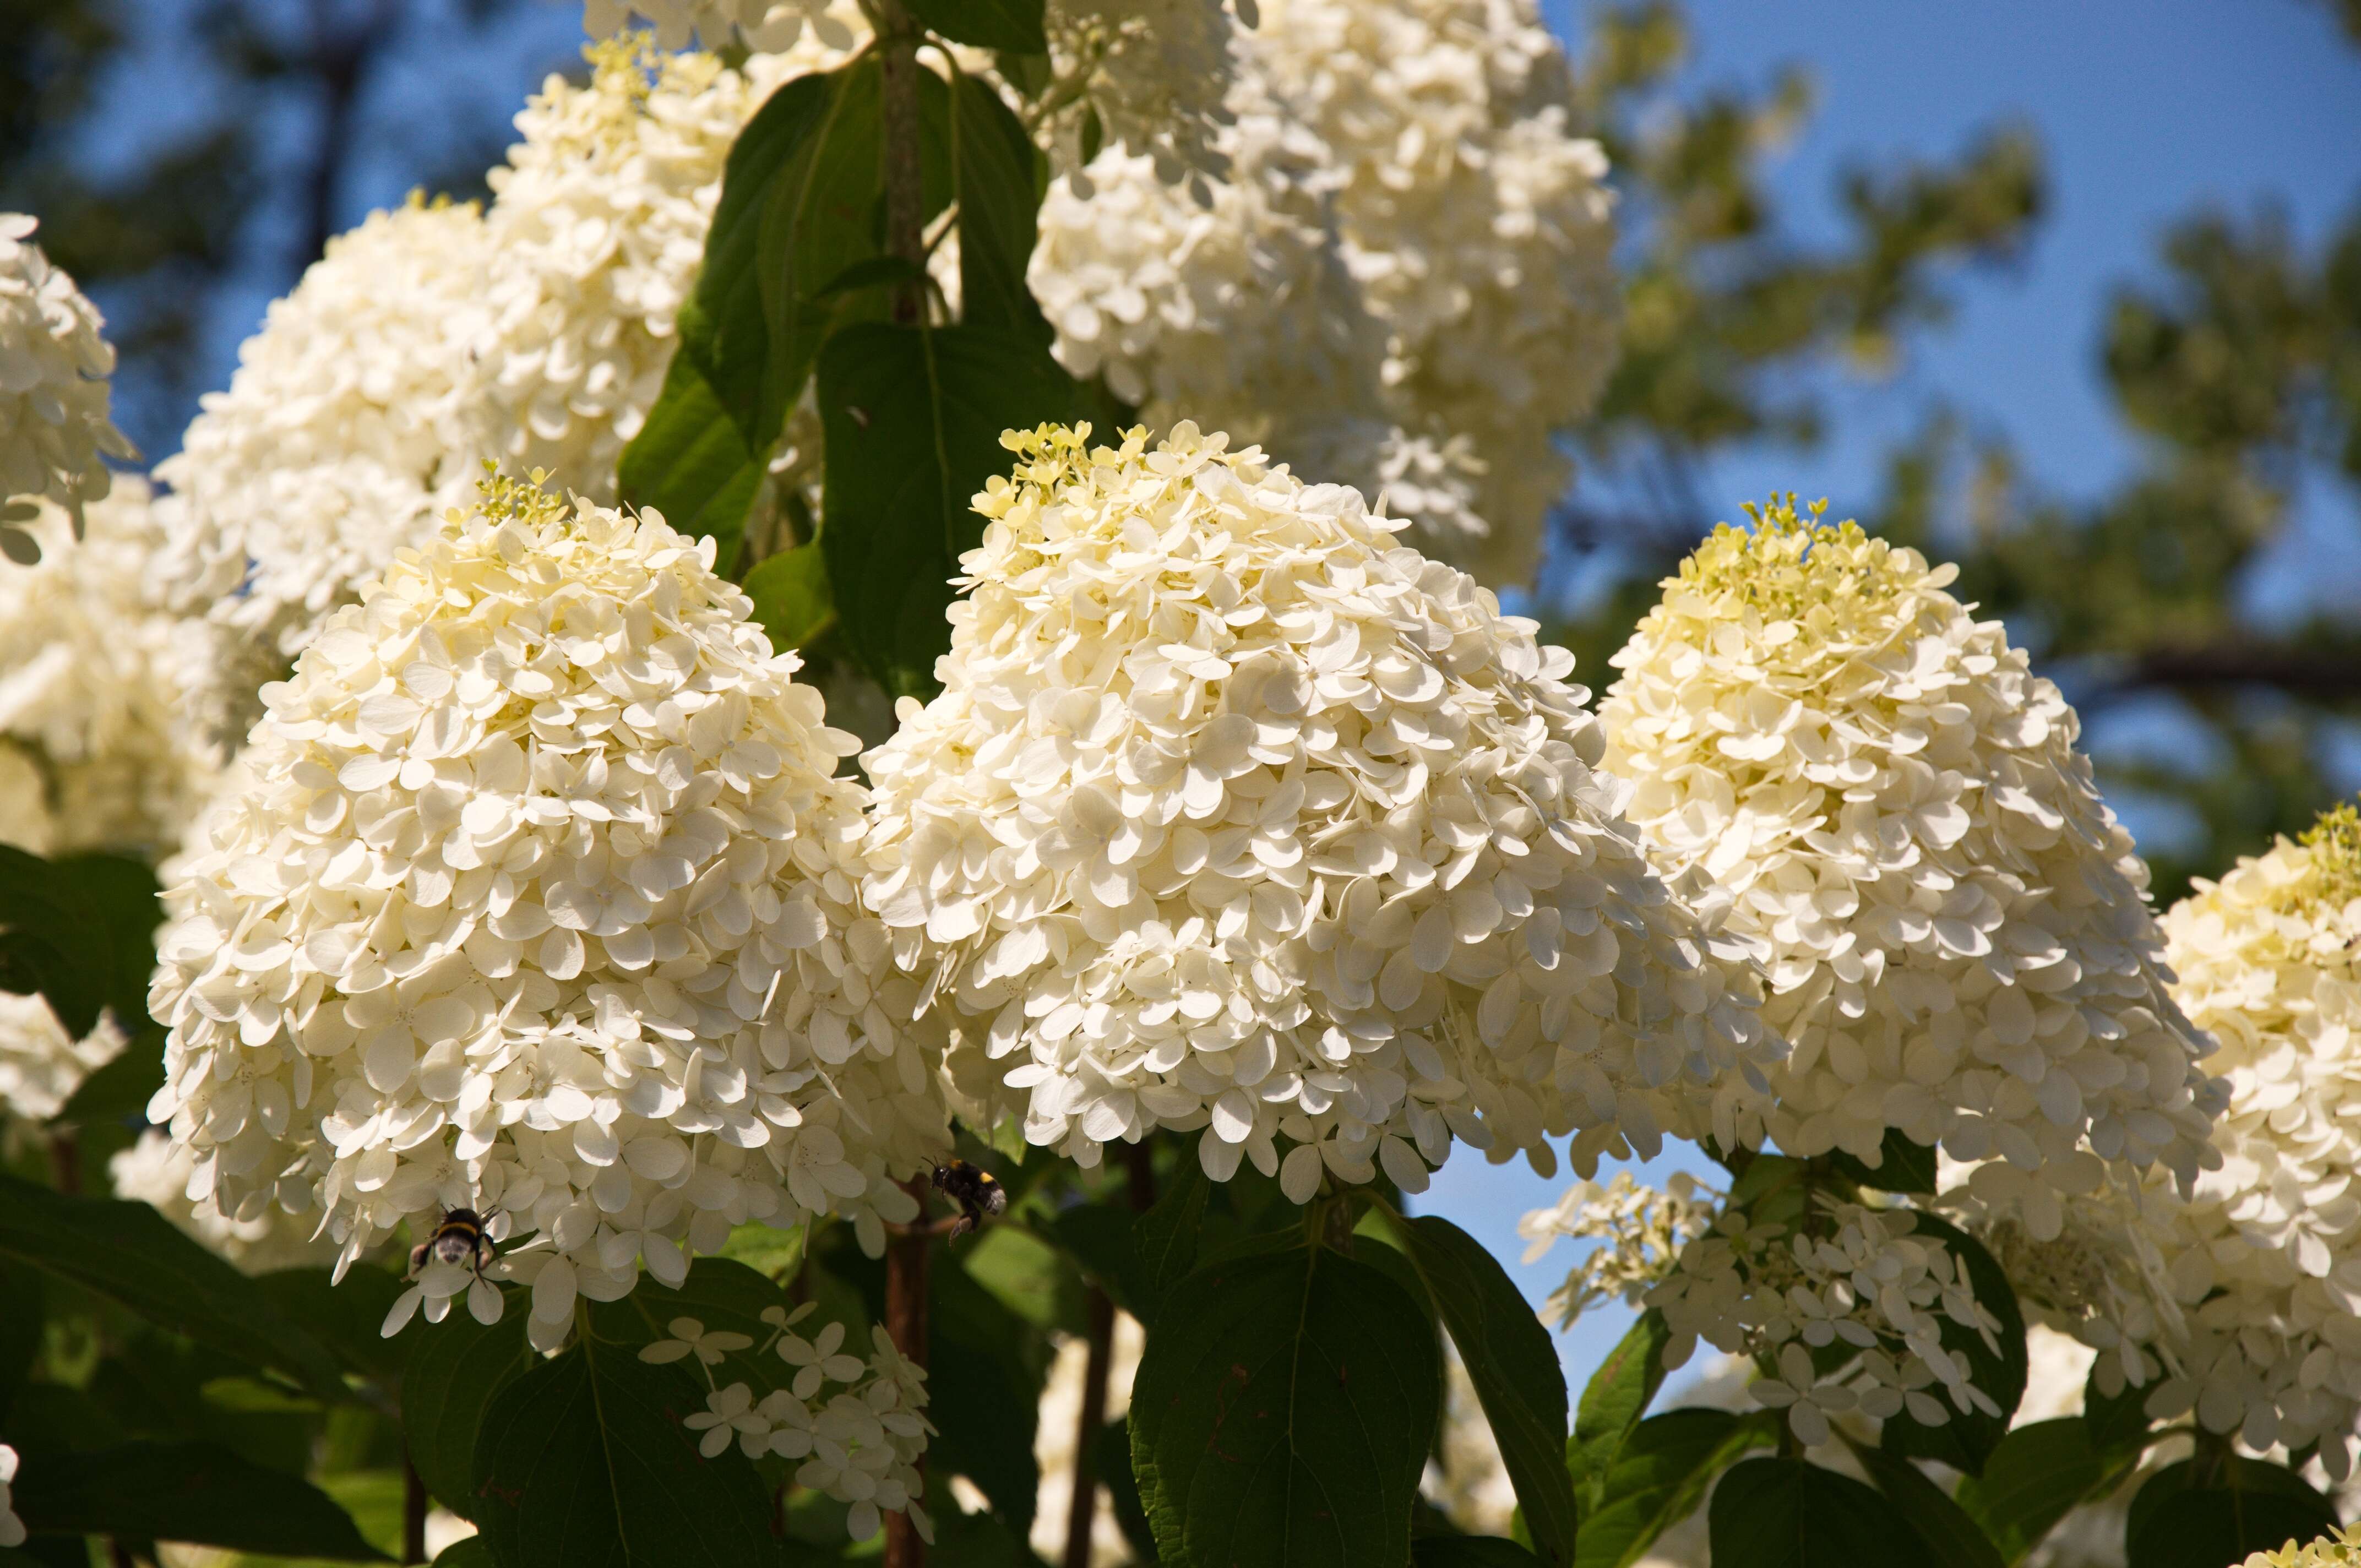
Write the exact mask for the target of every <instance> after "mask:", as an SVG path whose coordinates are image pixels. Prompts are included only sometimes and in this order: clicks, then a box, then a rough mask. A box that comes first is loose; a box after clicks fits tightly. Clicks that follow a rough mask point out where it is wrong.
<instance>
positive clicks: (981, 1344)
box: [927, 1253, 1049, 1534]
mask: <svg viewBox="0 0 2361 1568" xmlns="http://www.w3.org/2000/svg"><path fill="white" fill-rule="evenodd" d="M928 1293H929V1296H930V1299H929V1301H928V1313H927V1342H928V1356H927V1366H928V1373H927V1391H928V1409H927V1414H928V1419H929V1420H932V1421H933V1422H934V1423H935V1425H936V1426H937V1427H938V1428H939V1429H940V1430H939V1434H938V1435H937V1436H936V1437H935V1438H934V1439H933V1440H932V1441H931V1442H930V1443H929V1444H928V1464H929V1466H930V1467H932V1468H934V1469H936V1470H938V1471H940V1472H943V1473H945V1474H950V1475H964V1476H966V1477H967V1478H968V1479H969V1480H971V1481H972V1482H974V1483H975V1484H976V1486H978V1487H980V1488H982V1490H983V1495H984V1496H985V1497H989V1498H991V1499H992V1511H993V1512H994V1513H995V1514H998V1515H999V1516H1000V1517H1001V1518H1003V1519H1007V1520H1008V1521H1010V1522H1011V1523H1013V1524H1015V1525H1016V1526H1017V1528H1018V1532H1019V1533H1020V1534H1022V1533H1025V1532H1027V1531H1030V1530H1032V1528H1033V1509H1034V1505H1035V1502H1036V1499H1037V1497H1038V1494H1039V1492H1040V1489H1041V1471H1040V1466H1039V1465H1038V1464H1037V1463H1036V1462H1035V1460H1034V1458H1033V1437H1034V1431H1035V1425H1036V1423H1037V1422H1038V1420H1039V1412H1040V1405H1041V1386H1042V1384H1043V1383H1044V1382H1046V1381H1047V1380H1048V1377H1049V1343H1048V1341H1047V1340H1046V1338H1044V1337H1042V1336H1041V1334H1040V1331H1038V1330H1037V1329H1034V1328H1032V1327H1031V1326H1030V1325H1029V1324H1027V1322H1026V1321H1024V1320H1023V1319H1022V1318H1020V1317H1018V1316H1017V1315H1016V1313H1014V1312H1012V1311H1010V1310H1008V1309H1007V1308H1006V1307H1005V1306H1003V1305H1002V1304H1001V1303H1000V1302H999V1301H997V1300H995V1299H994V1298H993V1296H992V1294H991V1292H989V1291H987V1290H986V1289H985V1288H983V1286H981V1285H979V1284H977V1283H976V1282H975V1281H974V1280H973V1279H972V1278H970V1277H968V1274H967V1271H966V1270H965V1269H964V1268H962V1267H961V1266H959V1262H958V1260H957V1259H956V1258H955V1257H952V1256H949V1255H944V1254H940V1253H939V1254H938V1255H936V1259H935V1266H934V1268H933V1270H932V1272H931V1275H930V1278H929V1291H928Z"/></svg>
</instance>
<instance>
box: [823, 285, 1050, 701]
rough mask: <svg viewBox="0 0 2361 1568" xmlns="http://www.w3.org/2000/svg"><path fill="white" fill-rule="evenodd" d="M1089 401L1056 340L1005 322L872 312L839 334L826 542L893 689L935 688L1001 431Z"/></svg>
mask: <svg viewBox="0 0 2361 1568" xmlns="http://www.w3.org/2000/svg"><path fill="white" fill-rule="evenodd" d="M1078 406H1079V392H1078V389H1076V387H1075V385H1074V382H1073V378H1071V377H1070V376H1068V375H1067V374H1066V373H1065V371H1064V370H1062V369H1060V367H1059V366H1058V362H1057V361H1056V360H1054V359H1052V358H1050V357H1049V351H1048V349H1046V348H1044V347H1043V346H1042V345H1040V344H1038V343H1037V342H1034V341H1032V340H1030V339H1027V338H1025V337H1021V336H1018V335H1016V334H1011V333H1008V332H1006V331H1005V330H998V329H994V328H988V327H981V326H964V325H963V326H954V327H941V328H929V327H924V326H895V325H890V324H886V323H862V324H857V325H853V326H849V327H846V328H844V329H842V330H841V331H840V332H838V333H837V334H835V335H834V336H832V337H830V338H829V340H828V344H827V345H826V347H824V348H823V349H822V350H821V352H820V359H819V410H820V423H821V426H822V428H823V430H824V431H825V432H826V437H827V442H828V474H827V477H826V480H825V482H824V483H825V499H824V501H823V503H822V507H821V510H822V512H823V514H824V517H825V521H824V522H823V524H822V527H821V530H820V546H821V548H822V550H823V551H825V552H826V554H827V557H828V575H829V582H830V583H831V584H832V585H833V586H834V588H835V596H836V605H837V611H838V614H839V615H840V617H841V618H842V630H843V632H844V635H845V638H846V640H847V641H849V642H850V643H851V646H852V649H853V651H854V652H855V653H856V654H857V655H858V656H859V657H860V659H861V661H862V663H864V664H865V665H867V666H868V668H869V672H870V674H873V675H874V676H875V677H876V678H877V680H878V681H879V682H880V683H881V684H882V685H884V686H885V688H886V689H887V690H888V691H892V692H895V693H907V694H915V695H926V694H929V693H931V692H933V691H934V690H935V678H934V666H935V660H936V659H937V657H939V655H940V654H942V653H943V652H945V651H946V650H948V649H949V648H950V625H949V623H948V622H947V621H946V620H944V615H943V612H944V610H945V609H947V608H948V607H949V606H950V601H951V588H950V576H951V574H952V573H953V572H954V571H955V570H957V568H958V563H959V557H960V555H961V554H962V553H963V552H965V551H968V550H971V549H972V548H974V547H975V545H976V543H977V542H978V541H979V540H981V539H982V538H983V519H982V518H981V517H979V516H978V515H976V513H975V512H974V511H973V510H972V509H971V507H970V502H971V501H972V499H973V498H974V496H975V495H976V493H977V492H978V491H980V490H982V489H983V484H984V480H985V479H986V478H987V477H991V476H992V475H994V474H1005V473H1006V472H1007V471H1008V468H1009V466H1010V461H1011V459H1010V457H1009V455H1008V452H1007V451H1006V449H1005V448H1004V447H1003V446H1002V445H1001V444H1000V437H1001V433H1003V432H1004V431H1005V430H1007V429H1009V428H1011V427H1012V426H1013V427H1018V428H1023V427H1027V426H1031V425H1036V424H1040V423H1043V422H1063V421H1066V420H1069V419H1071V418H1072V417H1073V416H1074V411H1075V409H1076V408H1077V407H1078Z"/></svg>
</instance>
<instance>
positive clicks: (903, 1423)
mask: <svg viewBox="0 0 2361 1568" xmlns="http://www.w3.org/2000/svg"><path fill="white" fill-rule="evenodd" d="M815 1310H817V1309H816V1308H815V1307H814V1306H813V1305H812V1304H811V1303H809V1302H807V1303H805V1304H804V1305H803V1306H801V1307H798V1308H796V1310H794V1311H793V1312H789V1311H788V1310H786V1309H785V1308H784V1307H772V1308H768V1309H766V1310H764V1311H763V1321H764V1322H766V1323H768V1324H770V1325H771V1331H772V1332H771V1334H770V1336H769V1338H768V1339H767V1340H766V1341H765V1343H763V1345H762V1346H761V1347H760V1348H759V1349H757V1348H756V1347H755V1345H754V1342H753V1340H752V1338H751V1337H750V1336H748V1335H745V1334H741V1333H731V1332H726V1331H712V1332H708V1330H707V1329H706V1327H705V1325H704V1324H703V1323H702V1322H700V1321H697V1319H695V1318H675V1319H674V1320H673V1321H671V1323H670V1324H668V1325H667V1327H668V1328H669V1330H670V1332H671V1334H672V1337H671V1338H668V1339H661V1340H658V1341H656V1342H655V1343H653V1344H651V1345H648V1346H646V1347H645V1348H644V1349H642V1351H641V1352H640V1359H641V1360H642V1361H648V1362H654V1363H656V1364H658V1365H665V1364H669V1363H672V1362H680V1361H692V1360H693V1362H694V1365H696V1367H697V1372H698V1373H699V1374H700V1375H701V1376H703V1377H704V1379H705V1383H706V1386H707V1387H708V1390H709V1392H708V1394H707V1396H706V1408H705V1409H702V1410H699V1411H697V1413H696V1414H694V1415H690V1416H687V1417H685V1418H683V1419H682V1420H681V1423H680V1424H681V1425H682V1426H683V1427H685V1428H686V1429H687V1430H688V1431H693V1432H696V1433H697V1434H698V1437H697V1448H698V1451H699V1452H700V1453H703V1454H704V1455H705V1457H706V1458H708V1459H713V1458H717V1457H719V1455H720V1454H722V1453H726V1452H727V1451H728V1450H729V1448H730V1445H731V1444H732V1443H735V1444H736V1445H737V1446H738V1449H739V1451H740V1452H741V1453H744V1454H745V1455H746V1457H747V1458H749V1459H758V1460H759V1459H763V1458H765V1457H768V1456H772V1455H775V1456H777V1457H778V1458H781V1459H785V1460H800V1461H801V1462H802V1463H801V1464H798V1465H797V1466H796V1470H795V1472H794V1475H795V1481H796V1485H797V1486H808V1487H810V1488H811V1489H812V1490H814V1491H817V1492H820V1493H822V1494H824V1495H826V1496H828V1497H834V1498H835V1499H836V1500H837V1501H839V1502H840V1503H849V1504H851V1509H850V1511H849V1512H848V1514H847V1515H846V1518H845V1529H846V1531H847V1533H849V1534H850V1535H851V1537H852V1539H853V1540H855V1541H867V1540H868V1539H869V1538H870V1537H872V1536H873V1535H875V1534H876V1533H877V1531H878V1529H879V1528H880V1526H881V1525H882V1524H883V1523H884V1520H883V1519H882V1518H881V1517H880V1516H881V1515H882V1514H886V1513H906V1514H907V1515H908V1516H909V1519H910V1522H911V1524H912V1525H913V1526H915V1527H916V1528H917V1532H918V1534H919V1535H920V1536H921V1537H922V1538H923V1539H925V1540H927V1541H933V1540H934V1538H935V1527H934V1521H933V1520H932V1519H929V1518H928V1516H927V1510H926V1508H924V1507H923V1506H921V1505H920V1503H919V1501H918V1497H919V1496H920V1494H921V1493H922V1492H923V1491H924V1490H925V1484H924V1482H923V1481H922V1480H921V1479H920V1477H919V1475H918V1470H917V1464H918V1461H919V1459H920V1458H921V1457H922V1456H923V1455H924V1454H925V1453H926V1451H927V1439H928V1437H929V1436H931V1435H932V1434H933V1432H934V1430H935V1429H934V1427H933V1426H932V1425H931V1424H930V1423H929V1422H928V1420H927V1416H926V1409H927V1381H926V1379H927V1373H926V1369H925V1368H924V1367H922V1366H919V1365H917V1364H916V1363H914V1362H912V1361H910V1360H908V1359H907V1358H906V1357H905V1356H904V1355H902V1354H901V1353H900V1352H899V1351H897V1350H896V1349H895V1345H894V1341H893V1339H892V1338H891V1336H889V1335H888V1334H887V1333H886V1332H885V1331H884V1329H883V1328H872V1329H871V1331H870V1347H871V1354H870V1355H869V1357H868V1359H867V1360H865V1361H864V1360H862V1357H860V1356H858V1355H856V1354H852V1353H851V1352H849V1351H847V1350H846V1349H845V1348H844V1343H845V1332H844V1325H843V1324H842V1323H829V1324H828V1325H827V1326H826V1327H824V1328H822V1329H821V1330H820V1331H819V1332H818V1333H817V1334H815V1335H813V1336H812V1337H810V1338H808V1339H807V1338H805V1337H804V1336H803V1335H801V1334H799V1333H797V1332H795V1327H796V1324H797V1323H799V1322H801V1321H803V1320H804V1319H805V1318H807V1317H808V1316H809V1315H810V1314H811V1313H812V1312H813V1311H815ZM750 1350H751V1351H752V1352H753V1360H754V1361H755V1363H756V1364H757V1365H763V1366H765V1367H767V1366H768V1365H769V1361H768V1359H767V1358H769V1357H772V1356H775V1357H776V1358H777V1359H778V1360H779V1361H780V1362H781V1363H782V1364H783V1366H782V1368H781V1370H780V1378H781V1381H782V1383H783V1384H784V1387H776V1388H772V1389H769V1390H768V1391H766V1392H763V1393H762V1394H760V1395H758V1394H757V1393H756V1392H755V1390H754V1387H753V1385H752V1384H751V1383H748V1382H745V1381H742V1380H741V1381H735V1382H730V1383H722V1382H721V1381H720V1380H719V1378H717V1377H716V1376H714V1371H713V1369H714V1368H715V1367H717V1366H719V1365H722V1364H723V1362H724V1361H725V1360H726V1359H727V1358H729V1357H730V1355H732V1354H734V1353H736V1352H739V1351H750ZM831 1388H833V1389H834V1390H835V1391H834V1392H833V1393H831V1392H829V1390H830V1389H831Z"/></svg>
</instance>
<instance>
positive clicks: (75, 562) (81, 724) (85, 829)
mask: <svg viewBox="0 0 2361 1568" xmlns="http://www.w3.org/2000/svg"><path fill="white" fill-rule="evenodd" d="M32 510H33V512H34V513H35V515H33V516H32V517H30V518H28V519H27V521H25V522H24V523H23V524H22V525H21V526H23V527H24V528H26V529H27V531H29V532H31V533H32V534H33V535H34V537H36V538H38V540H40V541H41V542H42V543H45V544H47V545H48V546H49V549H48V550H47V551H45V552H44V553H43V554H42V556H41V559H40V560H39V562H38V564H36V565H31V566H27V567H23V568H10V569H8V570H6V571H0V842H5V843H10V844H14V845H16V847H18V848H19V849H24V850H31V851H32V852H34V853H35V854H41V855H52V854H70V853H72V852H74V851H77V850H130V851H137V852H144V853H152V852H155V851H158V850H162V849H164V848H166V847H168V846H170V845H172V844H174V843H177V842H178V841H179V839H180V838H181V833H182V832H183V831H184V830H185V829H186V828H187V827H188V824H189V822H190V820H191V819H192V817H194V816H195V814H196V812H197V810H198V808H199V806H202V805H203V802H204V800H205V798H206V796H207V795H208V794H209V793H210V792H211V790H212V788H213V784H214V778H215V776H216V774H217V773H218V762H217V760H216V759H215V757H214V755H213V753H212V751H211V749H210V748H209V747H208V746H206V745H205V744H204V743H203V740H202V739H201V737H200V735H199V734H198V732H197V729H196V727H195V726H194V725H192V723H190V722H189V720H188V719H187V718H186V716H185V714H184V712H183V711H182V708H183V704H184V701H185V699H186V697H187V695H188V693H189V691H190V690H191V688H192V685H196V684H198V683H200V682H201V681H202V679H203V670H204V659H205V654H206V652H207V644H206V639H205V636H204V633H203V630H202V629H201V628H198V627H195V626H192V625H190V624H188V623H187V622H184V621H182V620H179V619H178V618H176V617H173V616H170V615H167V614H165V613H162V612H161V611H159V609H156V608H155V607H154V606H153V605H151V604H150V603H149V602H148V600H147V599H146V598H144V597H143V596H142V592H141V578H142V573H143V571H144V568H145V566H146V564H147V560H148V554H149V552H150V551H152V550H153V549H154V548H155V547H156V546H157V544H158V543H159V540H160V538H161V532H160V529H159V523H158V520H157V518H156V516H155V513H154V511H153V510H152V508H151V506H150V504H149V498H148V486H147V483H146V481H144V480H142V479H139V478H137V477H126V478H123V479H120V480H118V481H117V482H116V484H115V488H114V489H113V491H112V492H111V493H110V494H108V495H107V497H106V498H105V499H103V500H96V501H93V502H92V503H91V505H90V506H89V508H88V509H87V510H86V513H85V527H84V537H83V539H82V543H79V544H75V543H71V523H70V522H69V521H68V519H67V517H66V514H65V510H64V509H63V508H62V507H60V506H58V505H56V504H55V503H53V502H49V501H41V502H38V503H33V504H32Z"/></svg>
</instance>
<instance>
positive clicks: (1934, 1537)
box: [1849, 1442, 2003, 1568]
mask: <svg viewBox="0 0 2361 1568" xmlns="http://www.w3.org/2000/svg"><path fill="white" fill-rule="evenodd" d="M1849 1446H1850V1448H1851V1449H1852V1453H1853V1457H1854V1458H1856V1459H1858V1460H1859V1461H1860V1462H1861V1468H1862V1469H1863V1470H1865V1471H1867V1472H1868V1473H1869V1478H1870V1480H1871V1481H1872V1483H1873V1484H1874V1485H1875V1486H1876V1487H1877V1489H1878V1490H1879V1491H1881V1492H1883V1493H1884V1494H1885V1500H1886V1501H1887V1502H1889V1503H1892V1504H1893V1505H1894V1508H1895V1509H1896V1511H1898V1512H1899V1513H1900V1514H1901V1515H1902V1517H1903V1519H1905V1520H1907V1521H1908V1523H1909V1525H1910V1529H1911V1530H1912V1532H1913V1533H1915V1534H1916V1536H1917V1538H1918V1544H1919V1546H1920V1549H1921V1550H1922V1551H1923V1552H1925V1554H1926V1558H1927V1562H1929V1563H1934V1564H1936V1565H1937V1568H2003V1565H2002V1561H2001V1554H2000V1552H1999V1551H1998V1550H1997V1549H1996V1548H1995V1547H1994V1546H1993V1543H1992V1541H1990V1540H1989V1539H1987V1538H1986V1537H1985V1535H1984V1532H1983V1531H1982V1530H1981V1529H1979V1528H1978V1524H1977V1521H1976V1520H1975V1519H1972V1518H1971V1517H1969V1515H1968V1514H1967V1513H1966V1512H1965V1511H1964V1510H1963V1509H1961V1508H1960V1505H1959V1504H1958V1503H1957V1502H1955V1501H1953V1500H1952V1497H1951V1495H1950V1494H1949V1492H1946V1491H1944V1490H1943V1489H1942V1488H1941V1487H1940V1486H1936V1485H1935V1483H1934V1482H1932V1481H1930V1480H1928V1479H1927V1473H1926V1472H1925V1471H1923V1470H1921V1469H1919V1468H1918V1466H1917V1465H1916V1464H1914V1463H1913V1462H1912V1461H1910V1460H1907V1459H1904V1458H1902V1457H1900V1456H1899V1455H1896V1454H1894V1453H1887V1452H1886V1451H1885V1450H1883V1449H1880V1448H1872V1447H1871V1446H1870V1445H1868V1444H1867V1443H1859V1442H1856V1443H1850V1444H1849Z"/></svg>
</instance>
